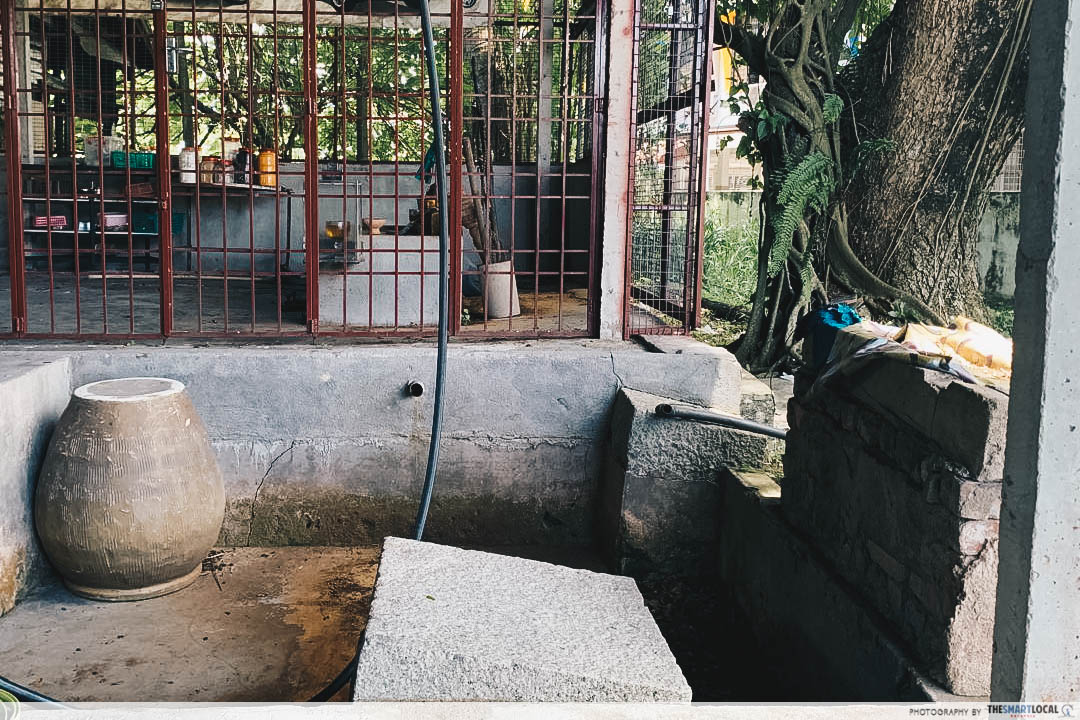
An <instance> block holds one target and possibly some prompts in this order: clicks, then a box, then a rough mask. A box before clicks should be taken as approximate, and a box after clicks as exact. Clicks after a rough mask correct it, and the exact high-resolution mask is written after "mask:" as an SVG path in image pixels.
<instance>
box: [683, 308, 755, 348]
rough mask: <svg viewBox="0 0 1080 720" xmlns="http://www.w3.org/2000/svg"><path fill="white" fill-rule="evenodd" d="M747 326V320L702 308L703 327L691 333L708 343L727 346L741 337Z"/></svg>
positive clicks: (696, 338)
mask: <svg viewBox="0 0 1080 720" xmlns="http://www.w3.org/2000/svg"><path fill="white" fill-rule="evenodd" d="M745 326H746V321H745V320H729V319H728V318H725V317H720V316H718V315H714V314H713V313H712V311H710V310H709V309H708V308H702V309H701V329H700V330H695V331H693V333H691V335H692V336H693V338H694V339H695V340H699V341H700V342H703V343H705V344H706V345H712V346H713V347H727V346H728V345H731V344H732V343H733V342H735V341H736V340H737V339H738V338H739V335H741V334H742V331H743V329H744V328H745Z"/></svg>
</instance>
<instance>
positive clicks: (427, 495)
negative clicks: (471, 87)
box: [413, 0, 450, 540]
mask: <svg viewBox="0 0 1080 720" xmlns="http://www.w3.org/2000/svg"><path fill="white" fill-rule="evenodd" d="M420 25H421V26H422V28H423V32H424V55H425V57H426V59H427V71H428V82H429V85H430V87H431V97H432V102H431V124H432V125H433V126H434V130H435V170H436V173H435V182H436V184H437V186H438V192H439V353H438V357H437V358H436V360H435V398H434V401H433V407H432V410H431V441H430V443H429V444H428V460H427V474H426V475H425V477H424V489H423V491H422V492H421V494H420V508H419V509H418V510H417V513H416V528H415V530H414V531H413V538H415V539H416V540H420V539H422V538H423V537H424V525H426V524H427V516H428V510H429V509H430V508H431V495H432V493H433V492H434V490H435V471H436V470H437V469H438V467H439V440H440V437H441V435H442V422H443V391H444V390H445V384H446V383H445V381H446V347H447V343H448V342H449V338H450V331H449V327H448V326H449V324H450V307H449V299H450V298H449V295H450V284H449V283H450V278H449V275H450V220H449V218H448V217H447V210H448V209H449V207H450V204H449V200H448V199H447V187H446V186H447V177H446V153H445V151H444V148H445V147H446V144H445V142H444V140H443V122H442V105H441V103H440V101H439V69H438V65H437V64H436V62H435V36H434V34H433V32H432V30H431V11H430V10H429V8H428V0H420Z"/></svg>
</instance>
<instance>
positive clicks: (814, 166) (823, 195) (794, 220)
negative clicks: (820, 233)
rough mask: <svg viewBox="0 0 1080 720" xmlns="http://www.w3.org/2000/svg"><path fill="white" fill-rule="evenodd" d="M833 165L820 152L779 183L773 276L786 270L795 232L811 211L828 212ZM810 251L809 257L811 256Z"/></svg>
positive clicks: (801, 162) (773, 249) (773, 250)
mask: <svg viewBox="0 0 1080 720" xmlns="http://www.w3.org/2000/svg"><path fill="white" fill-rule="evenodd" d="M832 169H833V162H832V160H830V159H829V158H827V157H825V156H824V155H823V154H821V153H820V152H812V153H810V154H809V155H807V156H805V157H804V158H803V159H802V160H801V161H799V163H798V164H797V165H795V167H794V168H792V169H791V170H790V171H788V170H787V169H786V168H785V170H784V171H782V173H783V177H782V178H781V179H780V180H779V182H778V183H777V184H778V185H779V186H780V192H779V193H778V194H777V196H776V205H777V208H776V210H777V211H776V212H775V213H773V220H772V226H773V245H772V248H771V250H770V252H769V277H775V276H776V275H777V274H778V273H779V272H780V270H782V269H783V267H784V262H785V261H786V260H787V256H788V252H789V251H790V250H791V243H792V241H793V240H794V238H795V231H796V230H797V229H798V227H799V223H800V222H801V221H802V219H803V217H805V215H806V212H807V210H810V211H812V212H815V213H821V212H824V210H825V208H826V207H828V205H829V197H830V196H831V195H832V191H833V188H834V183H833V177H832ZM809 254H810V253H809V251H808V252H807V255H809Z"/></svg>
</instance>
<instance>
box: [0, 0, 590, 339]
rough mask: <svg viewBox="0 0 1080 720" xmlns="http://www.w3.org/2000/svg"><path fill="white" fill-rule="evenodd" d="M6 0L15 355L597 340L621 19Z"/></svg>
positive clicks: (5, 286) (506, 4)
mask: <svg viewBox="0 0 1080 720" xmlns="http://www.w3.org/2000/svg"><path fill="white" fill-rule="evenodd" d="M5 2H6V4H5V5H4V6H5V7H6V8H7V9H8V12H7V13H6V14H5V21H4V23H3V30H4V33H3V38H2V39H3V41H4V43H3V53H0V58H2V59H3V61H4V69H5V73H4V78H5V81H6V82H5V86H4V93H5V96H6V98H7V103H8V105H9V106H12V107H14V109H15V112H14V114H12V115H9V116H5V117H6V120H7V121H8V124H6V125H5V127H4V133H3V139H4V143H5V148H6V149H8V154H9V158H8V162H9V165H8V170H7V173H6V176H5V177H6V178H7V180H8V183H7V189H8V190H9V193H8V198H9V203H8V212H7V217H8V218H9V221H10V224H11V225H12V227H10V228H8V230H9V233H8V237H9V242H8V243H7V244H6V245H5V247H4V248H3V250H2V252H0V317H2V318H4V319H3V320H0V335H15V336H31V337H75V338H95V337H104V338H118V337H131V338H142V337H170V336H181V337H184V336H215V337H223V336H229V337H231V336H236V335H249V336H289V335H313V334H346V335H370V334H373V335H426V334H433V333H434V330H435V325H436V323H437V320H438V287H439V282H438V281H439V252H438V251H439V244H438V227H439V224H440V216H441V215H442V214H444V213H445V214H446V215H447V217H448V219H449V221H450V225H451V230H452V231H451V237H450V244H451V250H452V253H453V255H452V258H451V271H452V272H451V277H450V282H451V287H452V291H453V292H452V296H451V307H452V316H451V319H452V326H453V329H454V330H455V331H459V332H479V333H487V334H489V335H502V334H510V335H515V334H520V333H525V334H530V335H540V334H553V335H586V334H590V333H593V332H595V319H594V318H595V312H594V309H595V308H594V306H595V303H594V294H593V292H592V287H593V283H594V279H595V277H596V274H597V273H596V269H597V268H596V262H597V258H596V252H595V249H596V245H597V238H598V237H599V219H598V212H599V208H600V207H601V206H602V203H601V198H600V197H599V195H598V193H597V189H598V185H599V181H598V178H599V176H600V167H601V162H602V152H601V151H600V142H599V137H600V136H599V127H600V123H599V122H598V116H599V113H600V112H602V110H601V108H600V103H599V102H598V100H600V99H601V95H602V90H601V87H602V83H601V82H599V80H598V79H599V78H601V77H602V71H603V68H602V67H601V62H600V59H601V58H602V52H603V43H600V42H597V38H598V37H599V36H600V34H601V33H600V28H601V22H602V18H603V14H604V12H603V9H602V8H601V9H598V8H597V5H596V0H464V1H463V2H456V1H455V2H451V1H450V0H434V2H432V11H433V21H434V26H435V44H436V62H437V65H438V68H439V73H440V86H441V101H442V103H443V105H444V107H446V108H447V109H448V110H449V112H447V127H446V128H444V130H445V131H446V134H447V137H448V138H449V142H448V146H447V148H446V149H445V151H446V153H447V159H448V161H449V167H450V177H449V180H450V187H449V191H450V199H449V206H448V207H446V208H442V207H439V204H438V200H437V197H436V193H435V174H434V173H435V169H434V164H435V163H434V160H435V158H436V153H437V152H439V151H440V150H437V149H436V148H434V147H433V138H434V132H433V127H432V104H431V103H432V97H431V89H430V87H429V80H428V77H427V73H426V67H425V64H424V51H423V45H422V35H421V30H420V17H419V14H418V11H417V9H416V3H415V2H413V0H344V2H338V0H248V1H246V2H236V0H151V1H150V2H147V0H5ZM151 8H152V9H151ZM5 323H6V325H5Z"/></svg>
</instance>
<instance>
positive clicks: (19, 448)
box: [0, 354, 71, 615]
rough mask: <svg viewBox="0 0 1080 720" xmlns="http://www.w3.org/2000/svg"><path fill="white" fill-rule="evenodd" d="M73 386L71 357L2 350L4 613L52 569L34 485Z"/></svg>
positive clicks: (0, 583) (0, 582)
mask: <svg viewBox="0 0 1080 720" xmlns="http://www.w3.org/2000/svg"><path fill="white" fill-rule="evenodd" d="M70 390H71V371H70V366H69V363H68V360H67V358H66V357H57V356H55V355H50V354H43V355H33V354H27V355H20V356H18V357H12V356H3V355H2V354H0V615H3V614H4V613H6V612H9V611H10V610H11V609H12V608H13V607H14V606H15V603H16V602H17V601H18V600H19V599H20V598H21V597H22V596H23V595H25V594H26V592H28V591H29V590H31V589H32V588H33V587H34V586H35V585H37V584H38V582H39V581H40V580H41V578H42V577H43V576H44V575H45V573H47V572H48V570H47V567H48V566H47V564H46V562H45V559H44V557H43V556H42V554H41V551H40V549H39V548H38V544H37V539H36V536H35V534H34V514H33V504H34V485H35V483H36V482H37V475H38V470H39V469H40V468H41V461H42V460H43V459H44V457H45V450H46V449H47V447H48V442H49V437H50V436H51V435H52V429H53V426H54V425H55V424H56V421H57V419H59V417H60V414H61V413H62V412H63V411H64V408H66V407H67V403H68V399H69V393H70Z"/></svg>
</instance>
